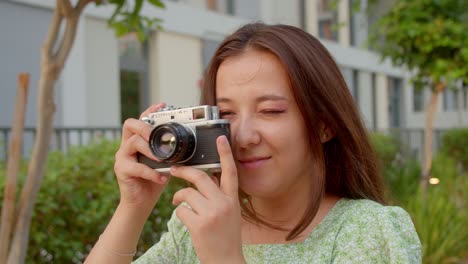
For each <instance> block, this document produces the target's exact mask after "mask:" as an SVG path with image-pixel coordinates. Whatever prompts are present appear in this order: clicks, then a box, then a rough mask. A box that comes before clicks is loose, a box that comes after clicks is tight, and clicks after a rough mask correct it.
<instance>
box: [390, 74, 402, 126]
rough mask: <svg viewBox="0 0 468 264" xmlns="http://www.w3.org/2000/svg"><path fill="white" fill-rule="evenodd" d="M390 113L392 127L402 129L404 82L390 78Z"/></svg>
mask: <svg viewBox="0 0 468 264" xmlns="http://www.w3.org/2000/svg"><path fill="white" fill-rule="evenodd" d="M388 84H389V85H388V97H389V104H388V113H389V117H390V127H392V128H395V127H401V124H402V123H403V122H402V117H403V115H402V111H401V109H402V107H403V100H402V87H403V81H402V79H400V78H394V77H389V78H388Z"/></svg>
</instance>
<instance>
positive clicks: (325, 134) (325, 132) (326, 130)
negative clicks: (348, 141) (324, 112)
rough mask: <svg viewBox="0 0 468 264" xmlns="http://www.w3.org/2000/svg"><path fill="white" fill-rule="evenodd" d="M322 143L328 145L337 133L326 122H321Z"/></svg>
mask: <svg viewBox="0 0 468 264" xmlns="http://www.w3.org/2000/svg"><path fill="white" fill-rule="evenodd" d="M319 127H320V132H319V135H320V142H322V144H323V143H326V142H328V141H329V140H330V139H332V138H333V137H334V136H335V131H333V130H332V129H331V128H330V127H328V126H327V125H326V124H325V123H324V122H320V125H319Z"/></svg>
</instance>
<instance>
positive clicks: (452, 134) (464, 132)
mask: <svg viewBox="0 0 468 264" xmlns="http://www.w3.org/2000/svg"><path fill="white" fill-rule="evenodd" d="M441 152H443V153H445V154H447V155H449V156H451V157H452V158H453V159H455V160H456V161H457V162H458V163H459V164H460V165H461V167H462V169H463V170H464V171H467V170H468V128H459V129H452V130H449V131H447V132H445V133H444V134H443V136H442V146H441Z"/></svg>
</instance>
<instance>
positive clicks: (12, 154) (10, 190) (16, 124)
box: [0, 73, 29, 263]
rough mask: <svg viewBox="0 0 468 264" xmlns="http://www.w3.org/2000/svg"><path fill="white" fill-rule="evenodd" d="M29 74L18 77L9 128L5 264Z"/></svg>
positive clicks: (1, 237) (1, 238) (0, 257)
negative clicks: (11, 120) (10, 126)
mask: <svg viewBox="0 0 468 264" xmlns="http://www.w3.org/2000/svg"><path fill="white" fill-rule="evenodd" d="M28 88H29V74H28V73H20V74H19V75H18V87H17V93H16V101H15V112H14V115H13V122H12V128H11V140H10V147H9V150H8V161H7V178H6V184H5V193H4V197H3V206H2V219H1V222H0V224H1V226H0V227H1V228H0V263H6V261H7V258H8V249H9V246H10V239H11V230H12V229H13V223H14V222H15V203H16V185H17V175H18V171H19V165H20V161H21V143H22V141H23V128H24V116H25V111H26V101H27V98H28Z"/></svg>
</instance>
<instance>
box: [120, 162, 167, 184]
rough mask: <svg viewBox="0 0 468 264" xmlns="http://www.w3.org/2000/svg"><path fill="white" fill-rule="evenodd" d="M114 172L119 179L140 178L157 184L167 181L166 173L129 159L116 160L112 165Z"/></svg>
mask: <svg viewBox="0 0 468 264" xmlns="http://www.w3.org/2000/svg"><path fill="white" fill-rule="evenodd" d="M114 170H115V174H116V175H117V177H118V178H120V179H121V180H126V179H128V178H130V177H132V178H142V179H145V180H149V181H152V182H154V183H158V184H165V183H167V182H168V179H169V178H168V177H169V176H168V175H161V174H160V173H159V172H158V171H156V170H153V169H152V168H150V167H148V166H146V165H144V164H141V163H138V162H134V161H131V160H125V159H124V160H117V161H116V162H115V165H114Z"/></svg>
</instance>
